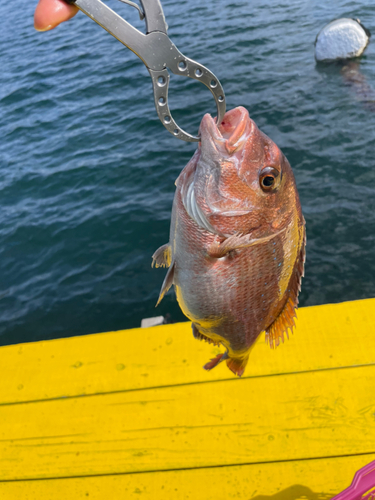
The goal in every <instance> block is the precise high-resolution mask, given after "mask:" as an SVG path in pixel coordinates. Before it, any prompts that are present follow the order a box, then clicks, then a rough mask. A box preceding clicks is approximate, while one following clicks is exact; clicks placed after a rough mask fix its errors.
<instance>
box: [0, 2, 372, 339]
mask: <svg viewBox="0 0 375 500" xmlns="http://www.w3.org/2000/svg"><path fill="white" fill-rule="evenodd" d="M108 3H109V5H110V6H111V7H112V8H115V9H116V10H117V11H118V12H119V13H120V14H122V15H123V16H124V17H126V18H127V19H128V20H129V21H130V22H132V23H133V24H135V25H136V26H137V27H139V28H140V27H142V22H141V21H139V19H138V14H137V12H136V11H135V10H134V9H132V8H131V7H129V6H126V5H123V4H121V3H120V2H116V0H112V1H111V0H108ZM368 4H369V2H366V1H365V0H362V1H357V2H352V1H346V2H329V3H327V2H326V1H325V0H316V1H303V0H298V1H297V0H285V1H281V0H271V1H269V2H262V1H260V0H259V1H252V2H249V1H248V0H246V1H233V2H228V1H224V0H206V1H205V2H202V1H201V0H189V1H180V2H175V1H174V0H163V6H164V9H165V14H166V18H167V21H168V23H169V26H170V29H169V34H170V36H171V38H172V39H173V41H174V42H175V43H176V45H177V47H178V48H180V50H181V51H182V52H184V53H185V54H186V55H187V56H189V57H191V58H193V59H196V60H198V61H199V62H201V63H203V64H205V65H207V66H208V67H209V68H210V69H211V70H212V71H213V72H214V73H216V74H217V76H218V77H219V79H220V80H221V82H222V84H223V85H224V89H225V91H226V95H227V104H228V108H229V109H230V108H233V107H234V106H238V105H243V106H245V107H247V108H248V109H249V111H250V114H251V116H252V118H253V119H254V120H255V121H256V122H257V123H258V125H259V126H260V128H261V129H262V130H263V131H264V132H265V133H267V134H268V135H269V136H270V137H271V138H272V139H273V140H274V141H275V142H276V143H277V144H278V145H279V146H280V147H281V148H282V149H283V151H284V153H285V154H286V156H287V157H288V159H289V161H290V163H291V164H292V166H293V168H294V172H295V175H296V179H297V184H298V188H299V193H300V197H301V201H302V205H303V210H304V214H305V218H306V221H307V234H308V246H307V264H306V278H305V280H304V282H303V288H302V293H301V296H300V298H301V305H305V306H306V305H312V304H322V303H327V302H340V301H344V300H352V299H360V298H365V297H373V296H375V279H374V278H375V259H374V242H375V160H374V157H375V155H374V139H375V113H374V112H371V110H370V109H369V107H366V106H364V105H363V103H362V102H361V101H360V97H359V96H358V95H357V94H356V93H355V92H354V91H353V89H351V88H350V87H348V86H347V85H346V84H345V81H344V80H343V78H342V75H341V74H340V68H338V67H323V68H317V67H316V64H315V61H314V47H313V42H314V39H315V36H316V34H317V33H318V31H319V30H320V28H321V27H322V26H324V24H325V23H327V22H328V21H330V20H332V19H334V18H336V17H359V18H360V19H361V21H362V22H363V23H364V25H365V26H366V27H367V28H369V29H370V30H371V31H372V32H373V33H374V34H375V16H374V14H375V6H369V5H368ZM33 7H34V5H33V2H30V1H29V0H21V1H19V2H1V5H0V16H1V19H2V32H1V35H0V36H1V52H0V68H1V75H0V137H1V142H0V344H11V343H17V342H25V341H34V340H40V339H50V338H56V337H66V336H71V335H82V334H87V333H95V332H101V331H109V330H116V329H121V328H130V327H136V326H139V324H140V321H141V319H142V318H144V317H149V316H154V315H159V314H166V313H170V315H171V317H172V319H173V320H174V321H179V320H182V319H183V315H182V313H181V312H180V311H179V308H178V305H177V303H176V301H175V298H174V295H173V293H172V294H168V296H167V297H165V298H164V300H163V302H162V303H161V305H160V306H159V308H158V309H157V310H155V309H154V306H155V303H156V300H157V296H158V293H159V288H160V285H161V282H162V280H163V277H164V273H165V271H163V270H155V269H151V267H150V264H151V255H152V253H153V252H154V250H155V249H156V248H157V247H159V246H160V245H162V244H163V243H166V242H167V240H168V233H169V218H170V210H171V205H172V199H173V192H174V181H175V179H176V177H177V176H178V174H179V172H180V170H181V169H182V168H183V166H184V165H185V164H186V163H187V161H188V159H189V157H190V156H191V155H192V153H193V151H194V148H195V146H194V145H192V144H186V143H183V142H181V141H179V140H177V139H175V138H174V137H172V136H170V135H169V133H168V132H167V131H166V130H165V129H164V128H163V127H162V125H161V124H160V122H159V121H158V118H157V115H156V112H155V110H154V105H153V98H152V91H151V81H150V78H149V76H148V73H147V70H146V69H145V67H144V66H143V64H142V63H141V62H140V60H138V59H137V57H136V56H134V54H133V53H131V52H130V51H129V50H127V49H126V48H124V47H123V46H122V45H121V44H120V43H119V42H117V41H116V40H115V39H113V38H112V37H111V36H110V35H108V34H107V33H106V32H105V31H104V30H102V29H101V28H100V27H99V26H97V25H96V24H95V23H93V22H92V21H91V20H90V19H88V18H87V17H86V16H84V15H83V14H81V13H80V14H79V15H78V16H77V17H76V18H75V19H73V20H72V21H71V22H69V23H65V24H64V25H62V26H60V27H59V28H58V29H56V30H55V31H53V32H49V33H37V32H35V31H34V29H33V19H32V15H33ZM360 70H361V72H362V75H363V77H364V78H366V79H367V82H368V84H370V85H371V84H372V85H373V86H375V49H374V44H372V45H371V44H370V46H369V47H368V49H367V51H366V55H365V56H364V57H363V58H362V60H361V63H360ZM171 107H172V109H173V110H174V116H175V118H176V119H177V121H178V123H180V124H181V125H182V126H183V127H185V128H186V129H188V130H189V131H191V132H192V133H195V132H196V131H197V128H198V125H199V122H200V119H201V118H202V116H203V114H204V113H205V112H207V111H208V112H214V111H215V106H214V101H213V100H212V99H211V97H210V93H209V92H208V90H206V89H205V88H204V87H203V86H202V85H200V84H198V83H195V82H192V81H188V80H187V79H184V78H178V77H175V78H173V79H172V83H171Z"/></svg>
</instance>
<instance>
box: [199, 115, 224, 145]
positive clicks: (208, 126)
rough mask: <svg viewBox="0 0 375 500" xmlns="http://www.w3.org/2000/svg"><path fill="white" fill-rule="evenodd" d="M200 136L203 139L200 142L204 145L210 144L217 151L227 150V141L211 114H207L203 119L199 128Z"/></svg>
mask: <svg viewBox="0 0 375 500" xmlns="http://www.w3.org/2000/svg"><path fill="white" fill-rule="evenodd" d="M199 135H200V138H201V140H200V142H201V143H203V145H204V144H205V143H206V142H209V143H211V145H212V146H214V147H215V149H225V142H226V140H225V139H224V137H223V135H222V134H221V132H220V130H219V128H218V126H217V124H216V121H215V120H214V119H213V118H212V116H211V115H210V114H209V113H206V114H205V115H204V117H203V118H202V121H201V124H200V127H199Z"/></svg>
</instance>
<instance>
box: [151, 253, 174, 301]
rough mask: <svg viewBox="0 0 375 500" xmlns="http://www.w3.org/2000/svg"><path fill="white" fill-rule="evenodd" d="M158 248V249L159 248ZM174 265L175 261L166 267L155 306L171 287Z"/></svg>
mask: <svg viewBox="0 0 375 500" xmlns="http://www.w3.org/2000/svg"><path fill="white" fill-rule="evenodd" d="M159 250H160V249H159ZM174 267H175V263H174V262H172V265H171V267H170V268H169V269H168V272H167V275H166V277H165V278H164V281H163V284H162V286H161V290H160V294H159V298H158V301H157V303H156V306H155V307H157V306H158V305H159V304H160V302H161V301H162V299H163V297H164V295H165V294H166V293H167V292H168V290H169V289H170V288H171V286H172V285H173V277H174Z"/></svg>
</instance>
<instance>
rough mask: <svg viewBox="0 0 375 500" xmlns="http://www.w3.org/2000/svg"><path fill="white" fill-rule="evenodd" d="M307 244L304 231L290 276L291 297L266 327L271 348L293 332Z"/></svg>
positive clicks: (267, 339) (267, 340)
mask: <svg viewBox="0 0 375 500" xmlns="http://www.w3.org/2000/svg"><path fill="white" fill-rule="evenodd" d="M304 231H305V230H304ZM305 246H306V232H304V235H303V240H302V246H301V250H300V253H299V256H298V259H297V261H296V263H295V266H294V270H293V274H292V276H291V278H290V282H289V286H288V288H289V297H288V299H287V301H286V303H285V305H284V307H283V309H282V311H281V312H280V314H279V315H278V317H277V318H276V319H275V321H274V322H273V323H271V325H270V326H269V327H268V328H266V342H267V343H268V344H269V346H270V347H271V349H274V348H275V347H277V346H278V345H279V344H280V340H281V342H283V343H284V335H286V336H287V338H289V335H288V330H290V332H291V333H293V327H294V326H295V322H294V318H296V317H297V314H296V311H297V308H298V294H299V292H300V290H301V281H302V277H303V275H304V267H305Z"/></svg>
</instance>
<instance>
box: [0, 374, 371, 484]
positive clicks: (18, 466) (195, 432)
mask: <svg viewBox="0 0 375 500" xmlns="http://www.w3.org/2000/svg"><path fill="white" fill-rule="evenodd" d="M374 387H375V367H373V366H370V367H361V368H347V369H337V370H331V371H318V372H306V373H300V374H297V375H294V374H293V375H278V376H275V377H259V378H248V379H242V380H241V379H233V380H230V381H220V382H216V383H211V384H193V385H185V386H179V387H165V388H160V389H151V390H143V391H129V392H122V393H115V394H107V395H99V396H90V397H81V398H70V399H67V400H50V401H45V402H38V403H28V404H16V405H6V406H1V407H0V422H1V427H0V445H1V448H0V450H1V451H0V461H1V469H0V480H10V479H28V478H58V477H70V476H86V475H98V474H114V473H125V472H139V471H161V470H172V469H173V470H176V469H189V468H196V467H197V468H200V467H210V466H217V465H222V466H225V465H231V464H233V465H236V464H238V465H239V464H252V463H259V462H271V461H284V460H297V459H304V458H319V457H332V456H344V455H354V454H364V453H374V452H375V416H374V415H375V401H374Z"/></svg>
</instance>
